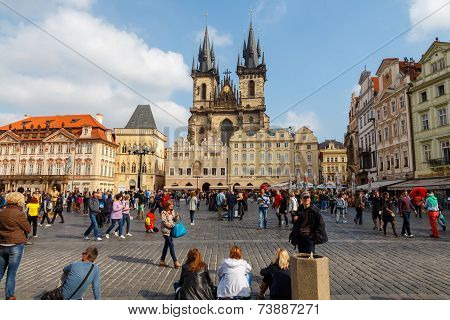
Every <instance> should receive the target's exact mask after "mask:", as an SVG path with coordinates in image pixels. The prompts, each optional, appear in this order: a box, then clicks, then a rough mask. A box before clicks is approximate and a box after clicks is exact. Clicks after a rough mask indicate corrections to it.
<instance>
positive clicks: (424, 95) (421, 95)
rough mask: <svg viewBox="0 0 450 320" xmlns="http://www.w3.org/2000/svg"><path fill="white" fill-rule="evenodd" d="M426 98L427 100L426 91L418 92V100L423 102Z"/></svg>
mask: <svg viewBox="0 0 450 320" xmlns="http://www.w3.org/2000/svg"><path fill="white" fill-rule="evenodd" d="M427 100H428V99H427V92H426V91H423V92H421V93H420V102H425V101H427Z"/></svg>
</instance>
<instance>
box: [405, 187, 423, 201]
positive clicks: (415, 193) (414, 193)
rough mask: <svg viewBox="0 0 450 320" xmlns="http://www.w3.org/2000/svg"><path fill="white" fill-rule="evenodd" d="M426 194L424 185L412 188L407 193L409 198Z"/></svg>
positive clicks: (421, 196)
mask: <svg viewBox="0 0 450 320" xmlns="http://www.w3.org/2000/svg"><path fill="white" fill-rule="evenodd" d="M426 195H427V189H426V188H424V187H415V188H413V189H412V190H411V192H410V193H409V197H410V198H411V199H414V198H416V197H417V198H419V197H420V198H425V197H426Z"/></svg>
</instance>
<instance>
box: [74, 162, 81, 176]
mask: <svg viewBox="0 0 450 320" xmlns="http://www.w3.org/2000/svg"><path fill="white" fill-rule="evenodd" d="M75 174H76V175H77V176H79V175H81V163H77V164H76V165H75Z"/></svg>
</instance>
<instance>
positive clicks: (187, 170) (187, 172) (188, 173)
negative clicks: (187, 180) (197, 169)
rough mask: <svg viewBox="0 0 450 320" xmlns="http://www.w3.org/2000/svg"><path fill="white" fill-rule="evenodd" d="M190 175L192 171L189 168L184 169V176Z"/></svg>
mask: <svg viewBox="0 0 450 320" xmlns="http://www.w3.org/2000/svg"><path fill="white" fill-rule="evenodd" d="M191 174H192V169H191V168H186V175H187V176H190V175H191Z"/></svg>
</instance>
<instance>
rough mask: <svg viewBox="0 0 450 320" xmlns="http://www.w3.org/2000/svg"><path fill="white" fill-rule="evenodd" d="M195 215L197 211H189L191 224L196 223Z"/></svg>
mask: <svg viewBox="0 0 450 320" xmlns="http://www.w3.org/2000/svg"><path fill="white" fill-rule="evenodd" d="M194 214H195V210H189V217H190V218H191V223H193V222H194Z"/></svg>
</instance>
